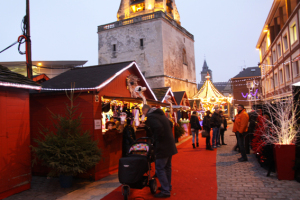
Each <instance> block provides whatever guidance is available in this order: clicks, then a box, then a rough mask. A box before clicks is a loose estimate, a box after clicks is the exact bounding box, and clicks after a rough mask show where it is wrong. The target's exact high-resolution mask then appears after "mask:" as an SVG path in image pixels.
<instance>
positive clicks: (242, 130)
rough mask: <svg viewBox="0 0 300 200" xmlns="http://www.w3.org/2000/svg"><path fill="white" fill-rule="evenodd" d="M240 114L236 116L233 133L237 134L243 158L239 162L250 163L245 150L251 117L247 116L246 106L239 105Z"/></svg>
mask: <svg viewBox="0 0 300 200" xmlns="http://www.w3.org/2000/svg"><path fill="white" fill-rule="evenodd" d="M237 111H238V114H237V115H236V116H235V120H234V124H233V129H232V131H233V132H234V133H236V135H237V138H238V144H239V148H240V151H241V155H242V157H241V158H239V159H238V161H239V162H244V161H248V158H247V154H246V149H245V135H246V134H247V131H248V122H249V115H248V114H247V112H246V110H245V108H244V105H242V104H239V105H238V107H237Z"/></svg>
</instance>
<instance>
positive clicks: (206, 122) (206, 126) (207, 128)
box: [203, 110, 213, 150]
mask: <svg viewBox="0 0 300 200" xmlns="http://www.w3.org/2000/svg"><path fill="white" fill-rule="evenodd" d="M210 114H211V112H210V111H209V110H208V111H206V115H205V116H204V118H203V130H205V131H206V132H207V133H208V136H207V137H206V150H213V148H211V144H210V118H211V117H210Z"/></svg>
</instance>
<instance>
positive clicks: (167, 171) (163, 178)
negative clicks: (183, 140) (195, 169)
mask: <svg viewBox="0 0 300 200" xmlns="http://www.w3.org/2000/svg"><path fill="white" fill-rule="evenodd" d="M142 112H143V114H144V115H145V116H146V117H147V121H146V122H145V128H146V129H147V130H148V131H151V132H152V134H153V137H154V142H155V146H154V152H155V156H156V160H155V170H156V175H157V178H158V180H159V182H160V184H161V192H160V193H158V194H155V195H154V197H155V198H167V197H170V196H171V193H170V191H171V190H172V185H171V175H172V167H171V163H172V156H173V155H175V154H177V153H178V152H177V148H176V145H175V139H174V137H173V133H172V126H171V123H172V122H171V121H170V120H169V119H168V118H167V117H166V116H165V114H164V112H163V111H162V110H161V109H159V108H150V106H149V105H146V104H145V105H144V106H143V108H142Z"/></svg>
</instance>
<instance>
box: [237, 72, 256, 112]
mask: <svg viewBox="0 0 300 200" xmlns="http://www.w3.org/2000/svg"><path fill="white" fill-rule="evenodd" d="M231 85H232V91H233V103H232V104H233V105H234V106H237V105H238V104H242V105H244V106H245V108H246V110H247V111H250V110H251V109H252V106H253V105H255V104H258V103H261V99H262V96H261V90H262V89H261V70H260V68H259V67H248V68H244V69H243V70H242V71H241V72H239V73H238V74H237V75H236V76H235V77H233V78H232V79H231ZM235 114H237V110H236V109H235Z"/></svg>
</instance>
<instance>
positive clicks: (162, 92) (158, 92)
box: [152, 87, 170, 101]
mask: <svg viewBox="0 0 300 200" xmlns="http://www.w3.org/2000/svg"><path fill="white" fill-rule="evenodd" d="M169 89H170V87H162V88H153V89H152V90H153V92H154V94H155V96H156V98H157V100H158V101H163V100H164V98H165V96H166V93H167V92H168V90H169Z"/></svg>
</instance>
